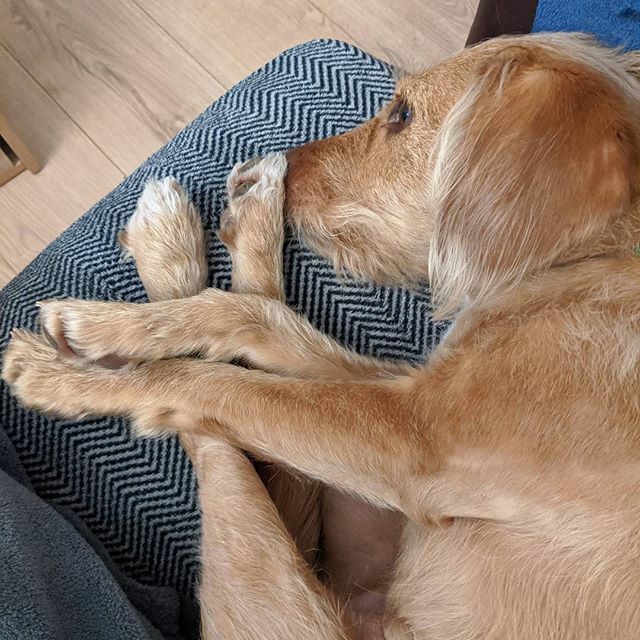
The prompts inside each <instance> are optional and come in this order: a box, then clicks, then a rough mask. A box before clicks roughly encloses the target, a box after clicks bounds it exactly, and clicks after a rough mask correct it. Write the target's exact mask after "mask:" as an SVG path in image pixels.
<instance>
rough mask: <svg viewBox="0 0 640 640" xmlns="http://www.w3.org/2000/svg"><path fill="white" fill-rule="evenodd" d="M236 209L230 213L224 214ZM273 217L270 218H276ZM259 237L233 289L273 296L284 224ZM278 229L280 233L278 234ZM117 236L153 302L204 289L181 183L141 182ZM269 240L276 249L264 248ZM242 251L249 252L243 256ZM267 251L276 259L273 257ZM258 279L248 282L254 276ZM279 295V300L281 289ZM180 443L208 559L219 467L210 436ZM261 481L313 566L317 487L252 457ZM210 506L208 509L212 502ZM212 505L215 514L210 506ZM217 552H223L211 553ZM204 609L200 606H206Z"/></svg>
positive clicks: (198, 238)
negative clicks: (214, 473) (211, 470)
mask: <svg viewBox="0 0 640 640" xmlns="http://www.w3.org/2000/svg"><path fill="white" fill-rule="evenodd" d="M238 169H239V168H238V167H237V168H236V170H235V171H234V172H232V174H231V177H230V187H232V188H234V189H236V188H238V185H237V184H234V183H233V179H234V177H235V176H238V175H240V173H241V172H240V171H239V170H238ZM229 213H231V214H233V211H231V212H229ZM230 222H231V221H230V220H229V219H228V214H227V219H226V224H227V228H228V229H231V226H232V225H231V224H230ZM274 222H275V221H274ZM265 223H266V224H265V225H264V233H265V234H268V235H262V236H261V238H262V242H263V247H262V248H263V249H264V250H265V251H264V258H263V257H262V256H261V257H260V259H257V258H256V256H255V249H256V247H255V242H254V243H247V242H246V241H243V242H241V243H240V244H241V246H240V247H239V250H238V251H235V252H233V258H234V270H233V284H232V286H233V288H234V289H235V290H240V291H244V290H247V289H250V290H251V291H253V292H254V293H259V292H260V291H262V292H263V293H264V294H265V295H276V294H279V293H280V292H282V286H281V285H280V286H279V287H278V286H277V285H276V284H274V286H271V283H270V282H268V279H269V278H270V279H271V280H272V281H273V282H274V283H278V282H280V283H281V282H282V265H281V262H282V242H283V238H282V221H280V223H279V224H272V225H270V224H268V223H269V220H268V219H267V220H265ZM278 229H280V231H279V232H278ZM119 240H120V242H121V244H122V245H123V248H124V249H125V251H126V252H127V253H128V254H129V255H130V256H131V257H132V258H133V259H134V260H135V262H136V266H137V269H138V273H139V275H140V278H141V279H142V282H143V284H144V287H145V290H146V291H147V294H148V296H149V299H150V300H155V301H160V300H170V299H175V298H187V297H189V296H193V295H196V294H197V293H199V292H200V291H202V289H204V288H205V287H206V282H207V269H208V267H207V261H206V238H205V232H204V229H203V227H202V223H201V221H200V217H199V216H198V214H197V212H196V211H195V208H194V206H193V205H192V204H191V202H190V201H189V198H188V196H187V194H186V193H185V191H184V190H183V189H182V187H181V186H180V185H179V184H178V183H177V182H176V181H175V180H173V179H171V178H165V179H164V180H162V181H154V182H150V183H148V184H147V186H146V187H145V189H144V191H143V193H142V196H141V197H140V200H139V201H138V205H137V208H136V211H135V213H134V215H133V216H132V217H131V219H130V221H129V223H128V224H127V226H126V228H125V229H124V230H123V231H122V232H121V233H120V235H119ZM267 242H269V243H271V244H273V245H274V246H273V247H272V248H271V250H270V251H269V247H268V246H267ZM245 254H248V255H246V256H245ZM252 256H253V261H254V262H255V263H258V264H260V263H262V264H264V263H265V262H266V261H267V260H271V261H272V264H269V265H266V264H265V267H272V269H267V270H265V271H263V272H262V274H261V273H260V272H259V271H257V270H256V269H251V260H250V258H252ZM270 256H273V258H271V257H270ZM254 280H255V282H254V283H253V281H254ZM280 297H284V294H283V293H281V295H280ZM180 440H181V443H182V445H183V447H184V448H185V450H186V451H187V453H188V454H189V457H190V458H191V460H192V462H193V465H194V468H195V470H196V474H197V476H198V484H199V492H200V496H201V500H200V503H201V505H203V506H204V509H203V534H202V539H203V556H211V555H212V554H213V553H214V551H215V545H216V544H217V543H216V541H215V539H214V540H212V539H211V538H212V536H211V534H210V531H209V529H210V526H209V523H210V521H212V520H215V519H216V517H217V514H216V512H215V500H214V501H213V502H212V500H211V499H207V500H204V501H203V499H202V496H203V494H204V495H205V496H210V495H211V494H212V490H211V487H210V486H209V484H210V483H209V482H208V481H207V479H208V477H209V475H208V474H207V473H206V470H207V467H208V466H210V465H216V466H217V465H218V464H219V461H218V460H215V461H213V460H210V455H209V453H208V451H209V449H210V447H206V446H204V445H205V444H206V443H207V442H208V440H209V438H206V437H202V436H196V435H194V434H189V433H182V434H181V436H180ZM256 464H257V465H258V467H259V471H260V473H261V476H262V479H263V482H264V483H265V485H266V486H267V489H268V491H269V495H270V496H271V498H272V499H273V501H274V502H275V504H276V505H277V508H278V511H279V513H280V515H281V517H282V518H283V520H284V522H285V524H286V526H287V528H288V530H289V531H290V533H291V535H292V536H293V537H294V539H295V540H296V543H297V544H298V546H299V548H300V550H301V552H302V553H303V554H304V557H305V559H306V560H307V562H309V564H310V565H312V564H313V563H314V562H315V559H316V553H317V548H318V545H319V539H318V538H319V534H320V502H319V492H320V489H319V487H320V485H319V484H318V483H313V482H312V481H310V480H307V479H303V478H298V477H294V476H293V475H292V474H291V473H290V472H288V471H287V470H286V469H283V468H282V467H276V466H274V465H269V464H268V463H262V462H257V463H256ZM212 505H213V506H212ZM211 509H213V515H210V513H209V512H210V510H211ZM216 554H217V555H220V552H216ZM211 570H212V568H211V567H210V566H209V565H208V564H207V563H206V562H203V569H202V582H201V587H200V594H199V595H200V597H201V600H202V601H203V603H204V606H205V607H206V602H208V601H209V600H210V599H211V598H212V597H215V595H216V594H215V593H212V591H213V590H212V584H213V583H214V582H215V580H212V578H211V577H210V576H209V573H210V571H211ZM215 591H216V592H218V591H220V587H219V586H218V587H216V589H215ZM203 610H204V609H203ZM206 623H207V620H206V619H205V618H203V634H204V635H205V636H206V637H209V636H210V635H211V633H210V632H209V633H208V632H207V628H206V626H207V624H206Z"/></svg>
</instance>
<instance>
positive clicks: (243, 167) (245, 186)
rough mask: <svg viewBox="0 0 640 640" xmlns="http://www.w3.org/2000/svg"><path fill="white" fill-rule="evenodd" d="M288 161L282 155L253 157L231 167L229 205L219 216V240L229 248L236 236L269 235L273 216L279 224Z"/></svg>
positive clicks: (232, 245)
mask: <svg viewBox="0 0 640 640" xmlns="http://www.w3.org/2000/svg"><path fill="white" fill-rule="evenodd" d="M286 173H287V160H286V158H285V157H284V155H283V154H281V153H278V154H273V155H269V156H266V157H264V158H260V157H258V158H253V159H251V160H249V161H247V162H244V163H238V164H236V165H235V167H233V169H232V170H231V173H230V174H229V177H228V178H227V197H228V201H229V206H228V208H227V210H226V211H225V212H224V214H223V215H222V218H221V219H220V231H219V232H218V235H219V237H220V239H221V240H222V241H223V242H224V243H225V244H226V245H227V247H228V248H230V249H232V248H235V247H236V245H238V239H239V236H249V235H250V234H255V235H256V237H258V238H259V237H264V235H265V232H266V233H267V234H268V230H269V227H270V226H272V225H273V219H274V218H275V220H276V221H277V224H278V226H279V227H281V226H282V220H281V218H282V215H283V206H284V178H285V175H286Z"/></svg>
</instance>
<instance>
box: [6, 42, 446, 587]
mask: <svg viewBox="0 0 640 640" xmlns="http://www.w3.org/2000/svg"><path fill="white" fill-rule="evenodd" d="M392 92H393V80H392V74H391V72H390V69H389V68H388V67H387V66H386V65H384V64H383V63H381V62H379V61H378V60H375V59H373V58H371V57H370V56H368V55H366V54H364V53H363V52H362V51H359V50H358V49H355V48H353V47H351V46H349V45H346V44H343V43H340V42H334V41H315V42H310V43H307V44H303V45H300V46H298V47H295V48H294V49H291V50H290V51H287V52H285V53H283V54H282V55H280V56H279V57H278V58H276V59H275V60H273V61H272V62H270V63H269V64H267V65H266V66H265V67H264V68H263V69H261V70H259V71H257V72H256V73H254V74H253V75H251V76H250V77H249V78H247V79H246V80H245V81H243V82H241V83H240V84H239V85H237V86H236V87H235V88H233V89H232V90H231V91H229V93H227V94H226V95H225V96H223V97H222V98H221V99H220V100H218V101H217V102H216V103H215V104H213V105H212V106H211V107H210V108H209V109H208V110H207V111H206V112H205V113H204V114H202V115H201V116H200V117H199V118H197V119H196V120H195V121H194V122H193V123H192V124H191V125H189V126H188V127H187V128H186V129H185V130H184V131H182V132H181V133H180V134H179V135H178V136H176V138H175V139H174V140H172V141H171V142H169V143H168V144H167V145H166V146H165V147H164V148H163V149H161V150H160V151H159V152H158V153H156V154H155V155H154V156H152V157H151V158H150V159H149V160H148V161H147V162H145V163H144V164H143V165H142V166H141V167H140V168H139V169H138V170H137V171H136V172H135V173H134V174H133V175H132V176H130V177H129V178H128V179H126V180H125V181H124V182H123V183H122V184H121V185H120V186H119V187H117V188H116V189H115V190H114V191H113V192H112V193H110V194H109V195H108V196H107V197H106V198H104V199H103V200H102V201H101V202H99V203H98V204H97V205H96V206H95V207H94V208H93V209H91V210H90V211H89V212H88V213H87V214H86V215H85V216H83V217H82V218H81V219H80V220H79V221H78V222H77V223H75V224H74V225H73V226H72V227H71V228H70V229H69V230H68V231H66V232H65V233H64V234H63V235H62V236H61V237H60V238H58V240H56V241H55V242H54V243H53V244H52V245H51V246H50V247H49V248H48V249H46V250H45V251H44V252H43V253H42V254H41V255H40V256H39V257H38V258H37V259H36V260H35V261H34V262H33V263H32V264H31V265H30V266H29V267H27V269H25V271H24V272H23V273H22V274H21V275H20V276H18V277H17V278H16V279H15V280H13V282H11V283H10V284H9V285H8V286H7V287H6V288H5V289H4V290H3V291H2V292H1V293H0V340H1V341H2V343H3V344H6V341H7V339H8V335H9V330H10V329H11V327H14V326H20V327H27V328H34V327H35V324H36V308H35V306H34V303H35V302H36V301H37V300H40V299H43V298H51V297H60V296H74V297H80V298H88V299H89V298H94V299H103V300H128V301H135V302H142V301H144V300H145V296H144V292H143V289H142V286H141V283H140V280H139V278H138V277H137V275H136V272H135V268H134V266H133V265H132V264H131V263H130V262H124V261H122V260H121V257H120V252H119V250H118V248H117V247H116V234H117V232H118V230H119V229H121V228H122V227H123V226H124V224H125V222H126V220H127V218H128V217H129V216H130V215H131V214H132V213H133V211H134V208H135V204H136V200H137V198H138V196H139V195H140V192H141V190H142V187H143V185H144V184H145V182H146V181H147V180H149V179H151V178H159V177H163V176H168V175H171V176H175V177H176V178H177V179H178V180H179V181H180V182H181V183H182V184H183V185H184V186H185V187H186V188H187V190H188V191H189V193H190V194H191V197H192V198H193V200H194V202H195V203H196V205H197V206H198V208H199V210H200V212H201V214H202V216H203V218H204V220H205V222H206V225H207V227H208V228H209V229H212V230H214V229H216V227H217V224H218V219H219V216H220V213H221V212H222V208H223V185H224V180H225V177H226V175H227V173H228V172H229V170H230V168H231V167H232V166H233V164H234V163H235V162H237V161H239V160H243V159H246V158H249V157H251V156H254V155H256V154H264V153H266V152H270V151H277V150H282V149H286V148H288V147H291V146H294V145H298V144H301V143H303V142H306V141H308V140H313V139H317V138H322V137H326V136H329V135H334V134H337V133H340V132H342V131H345V130H348V129H350V128H352V127H354V126H355V125H357V124H358V123H360V122H362V121H363V120H365V119H367V118H369V117H370V116H372V115H373V114H374V113H375V112H376V111H377V110H378V108H379V107H380V105H381V104H383V103H384V102H385V101H386V100H388V99H389V97H390V96H391V94H392ZM209 260H210V266H211V284H213V285H214V286H217V287H227V286H228V284H229V281H230V263H229V259H228V256H227V253H226V251H225V249H224V247H223V246H222V245H221V243H220V242H219V241H218V240H217V238H216V237H215V235H214V234H211V241H210V248H209ZM285 270H286V280H287V287H288V300H289V303H290V304H291V305H292V306H293V307H295V308H296V309H298V310H299V311H300V312H301V313H303V314H305V315H307V316H308V317H309V318H310V319H311V321H312V322H313V323H314V324H315V325H316V326H317V327H319V328H320V329H322V330H323V331H326V332H327V333H329V334H331V335H332V336H335V337H336V338H337V339H338V340H339V341H341V342H342V343H344V344H346V345H349V346H350V347H352V348H353V349H355V350H356V351H359V352H361V353H367V354H373V355H376V356H384V357H391V358H399V359H407V360H410V361H419V360H421V359H423V358H424V355H425V353H426V352H428V351H429V350H430V349H431V348H432V346H433V345H434V343H435V341H436V338H437V334H438V329H437V327H436V326H434V325H433V324H431V322H430V321H429V297H428V294H427V293H426V292H424V291H423V292H413V293H411V292H408V291H400V290H394V289H387V288H379V287H373V286H361V285H356V284H355V283H353V282H350V281H349V280H344V279H342V280H339V279H338V278H336V275H335V274H334V272H333V271H332V269H331V268H330V267H329V266H328V265H327V264H326V263H325V262H324V261H323V260H321V259H319V258H318V257H316V256H314V255H312V254H311V253H310V252H308V251H307V250H305V249H304V248H302V247H300V246H298V245H297V244H296V243H295V242H294V241H289V242H288V244H287V247H286V253H285ZM0 400H1V402H0V426H1V427H2V428H3V429H5V430H6V432H7V434H8V436H9V437H10V439H11V441H12V442H13V445H14V446H15V448H16V449H17V451H18V455H19V457H20V460H21V462H22V465H23V467H24V469H25V471H26V473H27V475H28V477H29V479H30V481H31V483H32V485H33V486H34V487H35V490H36V491H37V492H38V493H39V495H40V496H42V497H43V498H45V499H46V500H47V501H49V502H51V503H54V504H57V505H63V506H65V507H67V508H69V509H70V510H71V511H73V512H74V513H75V514H77V515H78V516H79V517H80V518H81V519H82V520H83V521H84V523H85V524H86V525H87V526H88V527H89V529H90V530H91V531H92V532H93V534H94V535H95V536H96V537H97V538H98V539H99V541H100V542H102V544H103V545H104V546H105V547H106V549H107V550H108V551H109V553H110V555H111V557H112V558H113V559H114V561H115V562H116V563H117V564H118V565H120V566H121V567H122V568H123V569H124V570H125V572H126V573H128V574H129V575H130V576H132V577H135V578H137V579H139V580H141V581H143V582H146V583H151V584H155V585H170V586H173V587H175V588H176V589H177V590H178V591H179V592H180V593H182V594H183V595H186V596H187V597H189V596H190V595H192V594H193V590H194V586H195V582H196V577H197V572H198V554H197V548H198V531H199V515H198V508H197V503H196V496H195V485H194V478H193V475H192V472H191V468H190V465H189V462H188V460H187V458H186V457H185V455H184V453H183V452H182V450H181V449H180V447H179V446H178V444H177V442H176V441H174V440H167V441H155V440H154V441H149V440H134V439H132V438H131V437H130V435H129V429H128V426H127V424H126V421H124V420H113V419H89V420H84V421H82V422H63V421H58V420H50V419H48V418H45V417H43V416H41V415H38V414H36V413H30V412H27V411H24V410H23V409H21V408H20V407H18V406H17V404H16V403H15V401H14V400H13V399H12V398H11V397H10V396H9V394H8V391H7V389H6V387H4V386H3V387H2V389H1V398H0Z"/></svg>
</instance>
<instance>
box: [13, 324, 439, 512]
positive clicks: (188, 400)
mask: <svg viewBox="0 0 640 640" xmlns="http://www.w3.org/2000/svg"><path fill="white" fill-rule="evenodd" d="M423 375H424V374H423ZM3 376H4V378H5V380H6V382H7V383H8V384H9V385H11V387H12V390H13V392H14V393H15V394H16V396H18V398H19V399H20V400H21V401H22V402H23V404H24V405H25V406H27V407H31V408H33V409H38V410H40V411H43V412H45V413H51V414H55V415H60V416H63V417H70V418H71V417H75V418H77V417H78V416H79V415H86V414H94V415H128V416H132V417H134V418H135V417H136V414H137V413H138V412H145V411H147V412H148V411H157V412H158V415H159V416H165V417H166V416H167V415H168V414H172V413H174V412H178V413H179V414H184V415H187V416H195V417H200V418H206V419H211V420H213V421H219V422H220V424H222V425H224V431H223V435H224V436H226V437H229V438H231V439H232V440H233V441H234V443H236V444H238V445H239V446H240V447H242V448H244V449H246V450H248V451H252V452H254V453H256V454H257V455H259V456H261V457H264V458H267V459H271V460H274V461H277V462H282V463H284V464H288V465H290V466H292V467H294V468H296V469H298V470H299V471H301V472H302V473H304V474H306V475H309V476H312V477H315V478H317V479H319V480H323V481H325V482H327V483H329V484H332V485H335V486H337V487H340V488H342V489H344V490H347V491H353V492H356V493H358V494H360V495H362V496H364V497H366V498H368V499H369V500H371V501H374V502H376V503H378V504H380V505H381V506H384V505H386V506H390V507H394V508H396V509H399V510H401V511H403V512H404V513H406V514H407V515H409V516H410V517H411V516H414V515H416V514H415V512H412V510H413V511H415V509H416V508H418V509H419V510H422V505H420V504H411V503H409V502H407V495H405V494H406V493H407V492H410V493H411V486H406V483H407V482H408V483H409V484H410V485H411V483H412V482H414V481H415V473H418V471H420V470H422V469H423V468H424V459H425V456H426V457H427V458H429V456H430V451H431V448H432V446H433V445H432V444H431V432H430V430H429V429H427V430H425V428H424V427H423V425H422V424H421V423H418V422H416V421H417V414H416V412H415V406H416V402H418V398H417V397H414V394H415V392H416V391H415V390H416V382H417V380H418V378H414V377H404V378H396V379H394V380H391V381H390V380H383V381H356V382H352V381H337V382H326V381H317V380H301V379H296V378H286V377H281V376H278V375H274V374H269V373H265V372H263V371H249V370H246V369H243V368H241V367H236V366H233V365H229V364H223V363H215V362H209V361H205V360H195V359H190V358H185V359H175V360H161V361H157V362H149V363H144V364H142V365H140V366H138V367H137V368H135V369H133V370H130V369H121V370H116V371H110V370H108V369H105V368H104V367H100V366H98V365H94V364H89V363H79V364H76V363H74V362H70V361H66V360H63V359H61V358H60V357H59V356H58V352H57V350H56V349H55V348H53V347H52V346H51V345H50V343H49V342H48V341H47V340H46V339H44V338H41V337H39V336H37V335H35V334H31V333H28V332H25V331H15V332H14V336H13V338H12V340H11V341H10V343H9V345H8V347H7V349H6V352H5V359H4V368H3ZM432 377H433V380H432V379H428V380H426V379H421V383H422V384H421V385H420V387H421V388H422V389H424V388H428V389H429V393H430V394H432V393H433V394H435V395H434V397H433V398H431V396H429V398H428V399H427V398H424V397H422V396H420V398H419V401H420V404H421V405H422V404H425V405H427V406H429V407H430V408H431V407H432V406H433V407H436V406H438V405H439V404H442V402H441V398H440V396H439V395H438V394H440V395H441V396H443V397H446V395H447V394H446V386H443V384H444V382H443V381H442V380H440V379H439V378H438V376H432ZM164 409H167V411H166V412H165V411H164ZM433 410H435V409H433ZM177 430H178V431H183V430H184V431H190V430H195V431H198V432H203V433H212V434H213V435H215V434H219V433H220V427H218V426H216V424H215V423H209V422H208V420H207V421H202V420H192V421H186V422H185V423H184V424H182V423H181V424H180V425H179V428H178V429H177ZM160 431H162V429H160ZM319 451H321V452H322V454H321V455H319V454H318V452H319ZM414 472H415V473H414ZM412 495H413V494H412Z"/></svg>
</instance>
